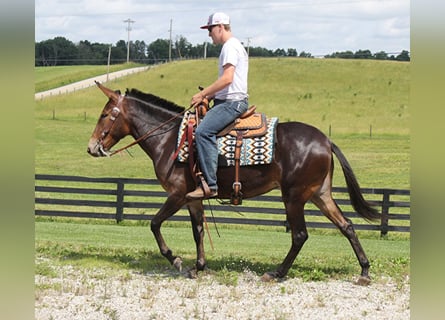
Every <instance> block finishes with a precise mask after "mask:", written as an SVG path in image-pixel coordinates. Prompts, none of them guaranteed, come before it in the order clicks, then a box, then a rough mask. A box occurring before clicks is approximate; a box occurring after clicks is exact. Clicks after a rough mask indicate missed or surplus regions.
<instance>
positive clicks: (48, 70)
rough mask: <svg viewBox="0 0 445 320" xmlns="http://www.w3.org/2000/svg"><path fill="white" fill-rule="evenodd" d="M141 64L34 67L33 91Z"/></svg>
mask: <svg viewBox="0 0 445 320" xmlns="http://www.w3.org/2000/svg"><path fill="white" fill-rule="evenodd" d="M140 66H142V65H141V64H137V63H132V62H131V63H125V64H115V65H110V68H109V69H108V66H104V65H97V66H93V65H91V66H89V65H85V66H58V67H34V75H35V85H34V91H35V92H41V91H45V90H49V89H53V88H57V87H61V86H64V85H67V84H70V83H73V82H76V81H80V80H84V79H88V78H91V77H94V76H97V75H101V74H106V73H107V72H114V71H119V70H123V69H128V68H135V67H140Z"/></svg>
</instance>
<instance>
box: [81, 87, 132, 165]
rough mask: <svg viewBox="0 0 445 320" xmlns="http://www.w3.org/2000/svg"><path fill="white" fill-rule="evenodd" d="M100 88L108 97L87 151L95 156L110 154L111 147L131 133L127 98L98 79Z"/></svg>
mask: <svg viewBox="0 0 445 320" xmlns="http://www.w3.org/2000/svg"><path fill="white" fill-rule="evenodd" d="M96 84H97V86H98V87H99V89H100V90H102V92H103V93H104V94H105V95H106V96H107V97H108V102H107V104H106V105H105V107H104V109H103V110H102V113H101V114H100V117H99V120H98V121H97V124H96V128H95V129H94V131H93V134H92V135H91V138H90V141H89V142H88V149H87V152H88V153H89V154H90V155H92V156H94V157H104V156H109V155H110V149H111V148H112V147H113V146H114V145H115V144H116V143H118V142H119V140H120V139H122V138H123V137H125V136H126V135H128V134H129V128H128V125H127V123H126V121H125V104H126V99H125V98H124V96H122V95H121V94H120V92H119V91H113V90H111V89H108V88H107V87H104V86H103V85H102V84H100V83H99V82H97V81H96Z"/></svg>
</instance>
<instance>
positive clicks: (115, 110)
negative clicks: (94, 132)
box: [97, 95, 192, 157]
mask: <svg viewBox="0 0 445 320" xmlns="http://www.w3.org/2000/svg"><path fill="white" fill-rule="evenodd" d="M124 98H125V96H123V95H119V100H118V102H117V104H116V105H115V106H114V107H113V109H111V114H110V117H109V122H108V125H107V126H105V128H104V129H103V130H102V133H101V135H100V139H99V140H98V141H97V144H98V145H99V150H100V152H101V153H102V154H104V155H106V156H108V157H111V156H113V155H115V154H116V153H119V152H122V151H124V150H126V149H128V148H130V147H132V146H134V145H135V144H138V143H139V142H141V141H142V140H145V139H147V138H148V137H149V136H150V135H152V134H153V132H155V131H157V130H159V129H161V128H162V127H163V126H165V125H166V124H168V123H170V122H172V121H173V120H175V119H177V118H179V117H180V116H182V115H183V114H184V113H186V112H187V111H188V110H190V109H191V108H192V106H190V107H188V108H186V109H184V110H183V111H181V112H180V113H178V114H177V115H175V116H173V117H171V118H170V119H168V120H167V121H165V122H163V123H161V124H160V125H159V126H157V127H155V128H153V129H152V130H150V131H148V132H147V133H145V134H144V135H142V136H140V137H139V138H138V139H136V140H134V141H133V142H131V143H130V144H128V145H126V146H125V147H122V148H120V149H118V150H115V151H113V152H111V153H110V152H108V151H106V150H105V149H104V146H103V142H104V139H105V137H106V136H107V135H108V134H109V133H110V131H111V129H112V128H113V126H114V125H115V124H116V119H117V118H118V117H119V115H120V113H121V109H120V105H121V103H122V102H123V100H124ZM128 98H131V97H128ZM137 100H138V101H139V102H141V103H144V104H147V105H148V103H146V102H145V101H141V100H139V99H137Z"/></svg>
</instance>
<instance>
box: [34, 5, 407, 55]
mask: <svg viewBox="0 0 445 320" xmlns="http://www.w3.org/2000/svg"><path fill="white" fill-rule="evenodd" d="M218 11H222V12H225V13H226V14H228V15H229V16H230V19H231V25H232V33H233V35H234V36H235V37H237V38H238V39H239V40H240V41H241V42H243V43H244V44H245V45H246V46H250V47H262V48H267V49H271V50H275V49H278V48H280V49H285V50H287V49H288V48H292V49H296V50H297V52H298V53H300V52H302V51H305V52H306V53H311V54H312V55H313V56H323V55H326V54H331V53H334V52H342V51H348V50H349V51H352V52H356V51H358V50H370V51H371V52H372V53H376V52H380V51H384V52H386V53H400V52H401V51H402V50H408V51H410V0H291V1H287V0H283V1H272V0H270V1H264V0H256V1H253V0H252V1H251V0H246V1H240V0H226V1H210V0H207V1H202V0H150V1H147V0H35V41H36V42H40V41H43V40H48V39H53V38H54V37H58V36H61V37H65V38H66V39H68V40H70V41H72V42H74V43H77V42H79V41H81V40H88V41H90V42H99V43H106V44H116V42H118V41H119V40H125V41H127V40H128V36H130V41H133V40H140V41H144V42H145V43H147V44H150V43H151V42H153V41H155V40H157V39H169V37H170V32H169V30H170V24H171V35H172V39H173V41H174V40H175V39H176V38H177V37H179V36H182V37H185V38H186V39H187V40H188V41H189V42H190V43H191V44H193V45H197V44H202V43H204V42H206V41H207V42H210V41H211V39H210V38H209V37H208V33H207V32H206V30H201V29H200V28H199V27H200V26H201V25H204V24H206V22H207V18H208V16H209V15H210V14H212V13H214V12H218ZM126 20H131V21H133V22H132V23H128V22H125V21H126ZM128 26H130V28H131V30H130V32H128Z"/></svg>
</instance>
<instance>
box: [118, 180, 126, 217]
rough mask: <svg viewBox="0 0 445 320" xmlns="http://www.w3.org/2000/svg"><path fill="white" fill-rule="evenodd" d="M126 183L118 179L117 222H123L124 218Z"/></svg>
mask: <svg viewBox="0 0 445 320" xmlns="http://www.w3.org/2000/svg"><path fill="white" fill-rule="evenodd" d="M123 216H124V183H123V182H122V181H121V180H118V181H117V194H116V222H117V223H119V222H121V221H122V220H123V219H124V218H123Z"/></svg>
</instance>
